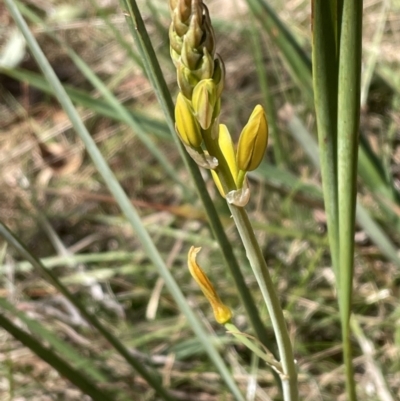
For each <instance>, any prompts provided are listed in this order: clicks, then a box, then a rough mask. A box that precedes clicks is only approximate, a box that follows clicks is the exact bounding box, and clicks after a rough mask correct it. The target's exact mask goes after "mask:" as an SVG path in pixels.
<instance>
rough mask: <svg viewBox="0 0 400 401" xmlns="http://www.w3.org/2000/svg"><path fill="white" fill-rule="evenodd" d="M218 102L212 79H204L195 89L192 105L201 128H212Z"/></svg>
mask: <svg viewBox="0 0 400 401" xmlns="http://www.w3.org/2000/svg"><path fill="white" fill-rule="evenodd" d="M217 100H218V99H217V88H216V86H215V83H214V81H213V80H212V79H202V80H201V81H200V82H199V83H198V84H197V85H196V86H195V87H194V90H193V95H192V105H193V109H194V111H195V113H196V117H197V120H198V121H199V123H200V125H201V128H203V129H208V128H209V127H210V125H211V122H212V119H213V116H214V108H215V104H216V102H217Z"/></svg>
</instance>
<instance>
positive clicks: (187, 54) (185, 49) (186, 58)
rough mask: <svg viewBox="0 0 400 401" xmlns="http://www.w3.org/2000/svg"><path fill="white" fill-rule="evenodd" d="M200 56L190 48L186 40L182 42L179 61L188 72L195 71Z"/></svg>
mask: <svg viewBox="0 0 400 401" xmlns="http://www.w3.org/2000/svg"><path fill="white" fill-rule="evenodd" d="M201 59H202V55H201V54H199V53H198V52H197V51H196V49H193V48H192V47H190V43H189V42H188V41H187V40H185V39H184V40H183V45H182V52H181V61H182V63H183V64H185V66H186V67H187V68H189V70H196V69H197V68H198V65H199V64H200V60H201Z"/></svg>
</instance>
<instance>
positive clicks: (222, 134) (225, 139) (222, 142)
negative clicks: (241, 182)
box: [211, 124, 238, 198]
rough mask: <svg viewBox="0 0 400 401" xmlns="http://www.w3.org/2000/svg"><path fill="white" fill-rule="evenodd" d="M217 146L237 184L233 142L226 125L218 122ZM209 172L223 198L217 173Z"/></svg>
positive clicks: (223, 194)
mask: <svg viewBox="0 0 400 401" xmlns="http://www.w3.org/2000/svg"><path fill="white" fill-rule="evenodd" d="M218 146H219V147H220V149H221V152H222V154H223V156H224V158H225V160H226V163H227V164H228V167H229V170H230V172H231V174H232V177H233V179H234V180H235V183H236V184H237V182H236V177H237V175H238V168H237V165H236V158H235V150H234V148H233V142H232V138H231V135H230V134H229V131H228V127H227V126H226V125H224V124H220V126H219V135H218ZM211 174H212V177H213V179H214V182H215V185H216V186H217V188H218V191H219V193H220V194H221V196H222V197H224V198H225V192H224V190H223V188H222V185H221V181H220V180H219V177H218V174H217V173H216V172H215V171H213V170H211Z"/></svg>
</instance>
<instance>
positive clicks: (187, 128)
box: [175, 92, 203, 148]
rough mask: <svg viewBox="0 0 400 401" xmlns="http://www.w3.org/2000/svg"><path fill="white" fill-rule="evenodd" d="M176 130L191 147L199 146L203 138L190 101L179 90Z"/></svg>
mask: <svg viewBox="0 0 400 401" xmlns="http://www.w3.org/2000/svg"><path fill="white" fill-rule="evenodd" d="M175 126H176V132H177V134H178V135H179V137H180V139H181V140H182V142H183V143H184V144H185V145H187V146H190V147H191V148H199V147H200V145H201V143H202V141H203V138H202V136H201V130H200V125H199V123H198V121H197V120H196V117H195V116H194V111H193V109H192V107H191V105H190V102H189V101H188V100H187V99H186V98H185V96H184V95H183V94H182V92H179V94H178V97H177V98H176V105H175Z"/></svg>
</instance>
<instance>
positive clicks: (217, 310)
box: [188, 246, 232, 324]
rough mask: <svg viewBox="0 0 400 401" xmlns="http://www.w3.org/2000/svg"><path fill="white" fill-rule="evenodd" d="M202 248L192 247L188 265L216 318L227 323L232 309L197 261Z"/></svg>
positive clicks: (221, 322)
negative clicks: (225, 303)
mask: <svg viewBox="0 0 400 401" xmlns="http://www.w3.org/2000/svg"><path fill="white" fill-rule="evenodd" d="M200 250H201V248H195V247H193V246H192V247H191V248H190V250H189V254H188V267H189V271H190V274H191V275H192V277H193V278H194V279H195V280H196V282H197V284H198V285H199V287H200V289H201V290H202V291H203V294H204V295H205V297H206V298H207V299H208V301H209V302H210V304H211V307H212V309H213V312H214V317H215V320H216V321H217V322H218V323H219V324H225V323H227V322H229V320H231V318H232V312H231V310H230V309H229V308H228V307H227V306H226V305H224V304H223V303H222V301H221V299H220V297H219V296H218V294H217V292H216V291H215V288H214V286H213V285H212V284H211V281H210V280H209V279H208V277H207V276H206V274H205V273H204V271H203V269H202V268H201V267H200V266H199V265H198V264H197V262H196V255H197V254H198V253H199V252H200Z"/></svg>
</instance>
